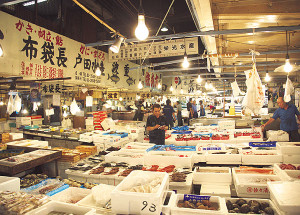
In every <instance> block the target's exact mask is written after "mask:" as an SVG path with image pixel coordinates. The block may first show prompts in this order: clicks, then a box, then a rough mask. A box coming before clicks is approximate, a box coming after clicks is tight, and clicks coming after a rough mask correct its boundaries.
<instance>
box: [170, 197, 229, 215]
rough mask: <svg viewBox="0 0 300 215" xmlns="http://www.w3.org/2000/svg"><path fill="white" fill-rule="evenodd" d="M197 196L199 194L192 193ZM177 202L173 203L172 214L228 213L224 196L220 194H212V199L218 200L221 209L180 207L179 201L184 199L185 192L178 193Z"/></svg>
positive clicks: (202, 214)
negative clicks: (221, 196)
mask: <svg viewBox="0 0 300 215" xmlns="http://www.w3.org/2000/svg"><path fill="white" fill-rule="evenodd" d="M192 196H197V195H192ZM176 197H177V198H176V200H175V202H174V203H175V204H174V205H173V207H172V209H171V214H172V215H182V214H201V215H211V214H226V212H227V209H226V204H225V200H224V199H223V198H220V197H219V196H211V197H210V201H211V202H216V203H218V205H219V210H204V209H192V208H179V207H177V203H178V201H179V200H183V199H184V194H177V195H176Z"/></svg>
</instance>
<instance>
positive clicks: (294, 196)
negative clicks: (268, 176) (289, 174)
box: [268, 181, 300, 215]
mask: <svg viewBox="0 0 300 215" xmlns="http://www.w3.org/2000/svg"><path fill="white" fill-rule="evenodd" d="M268 189H269V190H270V197H271V201H272V202H274V204H275V205H276V206H277V207H278V208H279V209H280V210H281V211H283V212H284V213H283V214H291V215H294V214H295V215H296V214H299V211H300V198H299V193H300V183H295V182H290V181H283V182H268Z"/></svg>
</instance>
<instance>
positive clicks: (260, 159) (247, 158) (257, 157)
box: [242, 149, 282, 165]
mask: <svg viewBox="0 0 300 215" xmlns="http://www.w3.org/2000/svg"><path fill="white" fill-rule="evenodd" d="M281 162H282V154H279V151H277V150H255V149H252V150H250V151H243V152H242V164H245V165H249V164H251V165H273V164H274V163H281Z"/></svg>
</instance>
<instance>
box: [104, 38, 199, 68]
mask: <svg viewBox="0 0 300 215" xmlns="http://www.w3.org/2000/svg"><path fill="white" fill-rule="evenodd" d="M185 50H186V52H187V54H188V55H189V54H198V37H195V38H186V39H176V40H166V41H162V42H154V43H153V44H152V45H151V42H150V43H142V44H134V45H128V46H126V47H125V46H121V48H120V51H119V53H114V52H112V51H110V50H109V62H113V61H124V60H138V59H141V58H144V57H145V56H147V58H158V57H169V56H180V55H184V52H185Z"/></svg>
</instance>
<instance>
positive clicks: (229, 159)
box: [205, 150, 242, 164]
mask: <svg viewBox="0 0 300 215" xmlns="http://www.w3.org/2000/svg"><path fill="white" fill-rule="evenodd" d="M205 159H206V163H207V164H241V163H242V155H241V154H234V153H232V152H230V151H226V150H222V151H207V153H206V155H205Z"/></svg>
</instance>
